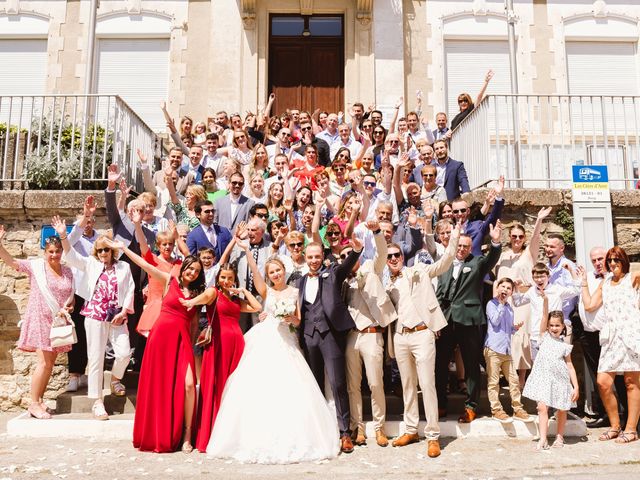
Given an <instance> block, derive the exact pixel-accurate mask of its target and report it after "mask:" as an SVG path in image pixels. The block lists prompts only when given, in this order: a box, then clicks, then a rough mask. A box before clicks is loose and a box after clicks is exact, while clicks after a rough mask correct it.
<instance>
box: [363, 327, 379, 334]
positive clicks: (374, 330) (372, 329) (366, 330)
mask: <svg viewBox="0 0 640 480" xmlns="http://www.w3.org/2000/svg"><path fill="white" fill-rule="evenodd" d="M356 331H357V332H360V333H382V332H383V331H384V329H383V328H382V327H367V328H363V329H362V330H358V329H356Z"/></svg>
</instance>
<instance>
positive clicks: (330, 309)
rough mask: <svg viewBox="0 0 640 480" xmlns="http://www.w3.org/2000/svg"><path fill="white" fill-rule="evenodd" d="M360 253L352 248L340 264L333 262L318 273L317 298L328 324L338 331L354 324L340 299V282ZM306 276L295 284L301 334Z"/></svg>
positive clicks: (347, 328)
mask: <svg viewBox="0 0 640 480" xmlns="http://www.w3.org/2000/svg"><path fill="white" fill-rule="evenodd" d="M361 253H362V252H356V251H353V250H352V251H351V253H349V255H347V258H345V260H344V262H342V263H341V264H340V265H337V264H335V263H333V264H332V265H331V266H330V267H328V268H325V269H323V270H321V271H320V274H319V275H318V283H320V282H321V285H318V287H319V288H318V293H319V296H320V299H319V300H320V302H321V303H322V309H323V310H324V314H325V316H326V319H327V323H328V324H329V326H330V327H331V328H332V329H334V330H336V331H338V332H344V331H347V330H351V329H352V328H355V326H356V324H355V323H354V322H353V318H351V314H350V313H349V309H348V308H347V306H346V304H345V303H344V301H343V300H342V284H343V283H344V281H345V280H346V279H347V276H348V275H349V272H351V270H352V269H353V266H354V265H355V264H356V262H357V261H358V258H360V254H361ZM307 278H308V276H307V275H304V276H303V277H301V278H300V279H299V280H298V283H297V285H296V287H297V288H298V290H299V292H298V295H299V302H300V312H301V313H300V315H301V319H300V330H299V331H300V332H301V334H302V332H304V321H305V315H304V308H302V306H303V304H304V290H305V287H306V285H307ZM317 301H318V298H317V297H316V302H317Z"/></svg>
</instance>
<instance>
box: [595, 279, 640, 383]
mask: <svg viewBox="0 0 640 480" xmlns="http://www.w3.org/2000/svg"><path fill="white" fill-rule="evenodd" d="M638 300H639V294H638V291H637V290H636V289H635V288H633V285H632V283H631V274H627V275H625V277H624V278H623V279H622V281H621V282H620V283H619V284H618V285H612V284H611V277H609V278H607V280H605V283H604V285H603V286H602V304H603V306H604V313H605V321H606V323H605V324H604V325H603V327H602V330H600V345H602V349H601V350H600V359H599V361H598V371H599V372H637V371H640V308H639V305H638Z"/></svg>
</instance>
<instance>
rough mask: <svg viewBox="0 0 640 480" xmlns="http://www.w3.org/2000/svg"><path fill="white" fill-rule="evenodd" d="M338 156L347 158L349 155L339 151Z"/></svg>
mask: <svg viewBox="0 0 640 480" xmlns="http://www.w3.org/2000/svg"><path fill="white" fill-rule="evenodd" d="M338 158H349V155H348V154H346V153H341V154H340V155H338Z"/></svg>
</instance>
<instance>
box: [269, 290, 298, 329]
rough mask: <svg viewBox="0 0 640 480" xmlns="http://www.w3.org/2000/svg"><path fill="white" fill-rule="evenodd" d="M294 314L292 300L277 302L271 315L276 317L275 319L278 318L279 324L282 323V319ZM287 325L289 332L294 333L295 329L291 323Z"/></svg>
mask: <svg viewBox="0 0 640 480" xmlns="http://www.w3.org/2000/svg"><path fill="white" fill-rule="evenodd" d="M295 312H296V300H295V299H294V298H285V299H282V300H277V301H276V303H275V306H274V309H273V314H274V315H275V316H276V318H279V319H280V321H281V322H284V319H285V318H286V317H288V316H289V315H293V314H294V313H295ZM286 323H288V322H286ZM288 325H289V330H290V331H291V332H295V331H296V327H294V326H293V325H292V324H291V323H288Z"/></svg>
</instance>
